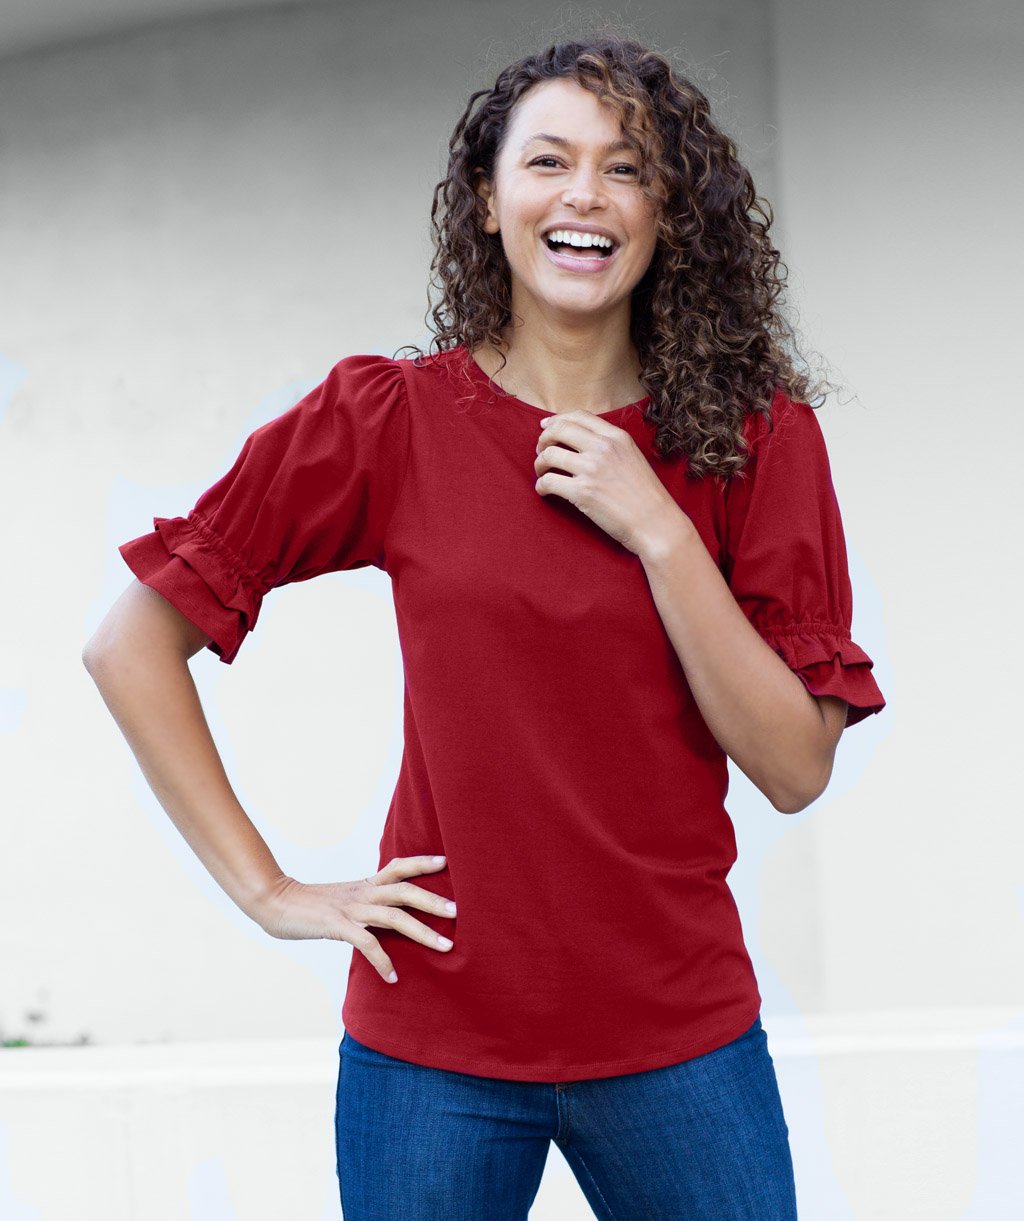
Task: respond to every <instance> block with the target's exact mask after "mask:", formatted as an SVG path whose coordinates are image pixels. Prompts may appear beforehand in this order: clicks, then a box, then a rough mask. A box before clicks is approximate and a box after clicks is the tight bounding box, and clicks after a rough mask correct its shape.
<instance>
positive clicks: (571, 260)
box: [540, 237, 622, 275]
mask: <svg viewBox="0 0 1024 1221" xmlns="http://www.w3.org/2000/svg"><path fill="white" fill-rule="evenodd" d="M612 240H613V241H614V238H613V239H612ZM540 244H541V245H542V246H543V247H544V253H545V254H546V255H547V257H548V260H549V261H550V262H552V263H554V265H555V266H556V267H560V268H561V269H562V271H575V272H577V273H579V274H581V275H596V274H598V273H600V272H602V271H606V270H607V269H608V267H609V266H610V265H611V264H612V263H614V262H615V260H616V259H617V258H618V257H619V251H620V250H621V249H622V247H621V246H618V245H616V247H615V249H614V250H613V251H612V252H611V254H610V255H608V257H607V258H604V259H595V258H593V257H587V256H581V255H574V254H561V253H559V252H557V251H554V250H552V249H551V247H550V246H549V245H548V242H547V238H545V237H542V238H541V239H540Z"/></svg>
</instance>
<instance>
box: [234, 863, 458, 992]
mask: <svg viewBox="0 0 1024 1221" xmlns="http://www.w3.org/2000/svg"><path fill="white" fill-rule="evenodd" d="M446 865H447V861H446V860H445V859H444V858H442V859H441V860H440V861H438V859H437V858H436V857H433V856H396V857H395V858H394V859H393V860H392V861H391V862H390V863H389V864H387V865H385V866H384V868H383V869H381V870H380V872H379V873H375V874H373V875H371V876H370V877H368V878H363V879H362V880H361V881H358V882H308V883H307V882H297V881H296V880H295V879H294V878H289V877H284V878H282V879H281V881H280V882H279V883H278V884H277V886H276V887H275V888H274V889H273V891H271V892H269V893H268V894H267V895H266V897H265V898H264V900H263V902H262V903H261V905H260V909H259V913H258V915H257V917H256V919H257V923H258V924H259V925H260V927H261V928H262V929H263V930H264V931H265V932H267V933H269V934H270V936H271V937H277V938H280V939H281V940H288V941H294V940H303V939H306V938H310V939H312V938H326V939H328V940H331V941H347V942H349V944H350V945H351V946H352V947H353V949H356V950H359V952H360V953H361V954H363V955H364V956H365V958H366V959H367V961H368V962H369V963H370V964H371V966H373V968H374V969H375V970H376V971H377V972H378V973H379V974H380V975H381V977H382V978H383V979H385V980H386V981H387V982H388V983H396V982H397V978H398V977H397V974H396V973H394V966H393V964H392V962H391V959H390V958H389V957H388V955H387V954H386V953H385V952H384V950H383V948H382V947H381V944H380V942H379V941H378V940H377V938H376V937H375V936H374V935H373V934H372V933H371V932H369V931H368V930H367V925H373V926H374V927H375V928H390V929H394V930H395V932H397V933H404V934H405V936H407V937H411V938H412V939H413V940H414V941H419V942H420V943H421V944H423V945H426V946H430V948H431V949H435V950H441V951H447V950H450V949H451V947H452V943H451V942H450V941H449V942H448V943H447V944H443V943H442V942H441V941H439V939H438V934H437V933H435V932H434V930H433V929H432V928H428V927H427V925H425V924H424V923H423V922H422V921H420V920H417V919H416V917H415V916H413V915H411V914H410V913H409V912H406V911H402V910H401V909H402V908H403V907H416V908H419V910H420V911H425V912H432V913H433V914H434V915H436V916H447V917H449V918H452V917H454V916H455V910H454V908H455V905H454V904H452V907H451V909H449V908H448V906H447V904H448V903H449V902H450V900H447V899H445V898H444V897H443V896H441V895H435V894H432V893H431V892H430V891H429V890H424V889H423V888H422V887H421V886H416V885H414V884H413V883H412V882H407V881H405V879H406V878H410V877H415V876H416V875H417V874H423V873H437V872H438V871H439V870H441V869H444V868H445V867H446ZM392 975H394V977H393V978H391V979H389V978H388V977H389V976H392Z"/></svg>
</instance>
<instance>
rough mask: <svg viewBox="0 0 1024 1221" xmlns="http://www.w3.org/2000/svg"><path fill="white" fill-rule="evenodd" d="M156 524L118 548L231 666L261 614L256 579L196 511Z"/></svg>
mask: <svg viewBox="0 0 1024 1221" xmlns="http://www.w3.org/2000/svg"><path fill="white" fill-rule="evenodd" d="M153 525H154V527H155V529H154V530H152V531H151V532H150V533H149V534H143V535H141V536H140V537H139V538H135V539H132V540H131V541H130V542H127V543H122V544H121V546H120V547H118V551H120V553H121V556H122V557H123V559H124V561H125V563H126V564H127V565H128V567H129V568H130V569H131V570H132V572H133V573H134V574H135V575H136V576H137V577H138V579H139V580H140V581H141V582H142V583H143V584H144V585H148V586H150V588H151V589H155V590H156V591H157V593H159V594H162V595H163V596H164V597H165V598H166V599H167V601H168V602H170V603H171V604H172V605H173V606H175V607H177V609H178V610H179V611H181V613H182V614H183V615H184V616H185V617H186V619H189V620H191V621H192V622H193V623H194V624H195V625H196V627H198V628H200V629H201V630H202V631H204V632H205V633H206V634H207V636H209V637H210V644H209V646H208V647H209V648H210V649H211V651H212V652H214V653H216V654H217V655H218V656H219V657H220V660H221V661H223V662H226V663H228V664H230V663H231V662H232V661H234V659H235V655H236V654H237V652H238V650H239V648H240V647H241V644H242V641H243V640H244V639H245V636H246V633H247V632H251V631H252V629H253V628H254V627H255V626H256V621H257V619H258V617H259V612H260V606H261V604H262V600H263V592H262V590H261V589H260V588H259V585H258V583H257V581H256V578H255V577H254V576H253V574H252V573H250V572H249V571H248V570H247V569H246V567H245V565H244V564H243V563H242V561H241V560H240V559H239V557H238V556H236V555H234V553H233V552H232V551H231V550H230V549H229V548H228V547H227V545H226V544H225V543H224V541H223V539H221V538H220V537H219V536H218V535H217V534H215V533H214V532H213V530H211V529H210V527H209V524H208V523H207V522H206V521H205V520H204V518H203V517H202V515H201V514H199V513H198V512H196V510H194V509H193V510H192V512H191V513H189V515H188V517H154V518H153Z"/></svg>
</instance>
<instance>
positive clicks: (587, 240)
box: [548, 229, 615, 250]
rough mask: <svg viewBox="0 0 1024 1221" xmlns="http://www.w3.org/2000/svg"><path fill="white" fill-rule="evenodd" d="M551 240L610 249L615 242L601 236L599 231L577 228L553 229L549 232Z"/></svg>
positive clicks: (549, 239)
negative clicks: (579, 230)
mask: <svg viewBox="0 0 1024 1221" xmlns="http://www.w3.org/2000/svg"><path fill="white" fill-rule="evenodd" d="M548 241H549V242H568V243H569V244H570V245H573V246H580V247H586V246H600V247H602V248H603V249H606V250H610V249H611V248H612V246H614V245H615V243H614V242H613V241H612V240H611V238H607V237H601V236H600V235H599V234H597V233H578V232H577V231H576V230H575V229H553V230H552V231H551V232H550V233H549V234H548Z"/></svg>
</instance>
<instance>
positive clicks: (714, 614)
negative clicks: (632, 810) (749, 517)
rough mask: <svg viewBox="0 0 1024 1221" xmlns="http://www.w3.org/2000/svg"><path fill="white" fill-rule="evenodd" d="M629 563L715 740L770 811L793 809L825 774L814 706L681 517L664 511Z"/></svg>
mask: <svg viewBox="0 0 1024 1221" xmlns="http://www.w3.org/2000/svg"><path fill="white" fill-rule="evenodd" d="M639 558H640V560H641V561H642V562H643V565H644V570H645V572H646V574H647V580H648V583H649V585H650V588H651V594H652V596H653V598H654V602H655V605H656V607H657V609H658V614H659V615H660V616H661V621H662V623H663V625H664V627H665V631H666V633H667V634H668V637H669V639H670V640H671V642H672V646H673V648H674V649H675V651H676V654H677V655H678V657H679V661H680V664H681V665H682V667H683V671H684V673H685V675H686V680H687V683H688V684H689V687H690V690H691V691H692V692H693V696H694V699H695V700H696V702H697V705H698V706H699V708H700V710H701V713H702V715H703V717H704V720H705V721H706V722H707V725H708V728H709V729H710V730H711V732H712V734H713V735H714V737H715V739H716V741H717V742H718V743H719V745H720V746H721V747H722V749H723V750H724V751H725V752H726V754H727V755H728V756H729V757H730V758H731V759H732V760H733V761H734V762H735V763H736V765H737V766H738V767H739V768H740V769H741V770H742V771H743V772H744V774H745V775H747V776H748V777H749V778H750V780H751V781H752V782H753V783H754V784H755V785H757V787H758V788H759V789H760V790H761V792H763V793H764V794H765V796H766V797H767V798H768V799H769V801H771V803H772V804H773V805H774V806H775V808H776V809H778V810H780V811H782V812H785V813H795V812H797V811H798V810H801V809H803V808H804V806H806V805H808V804H809V803H810V802H811V801H813V800H814V799H815V797H817V796H818V794H819V793H820V792H821V791H822V790H823V789H824V787H825V785H826V783H827V782H828V777H829V774H830V772H831V761H832V756H831V752H830V750H829V748H828V744H827V739H826V732H825V723H824V719H823V717H822V713H821V709H820V708H819V706H818V702H817V700H816V699H815V698H814V696H813V695H811V694H810V692H809V691H808V690H807V688H806V687H805V686H804V684H803V683H802V682H801V680H800V679H799V678H798V677H797V675H796V674H794V673H793V671H792V670H791V669H790V668H789V666H787V665H786V663H785V662H784V661H783V660H782V658H781V657H779V656H778V654H776V653H775V652H774V650H773V649H772V648H771V647H770V646H769V645H768V644H766V643H765V641H764V640H763V639H762V638H761V636H759V635H758V633H757V631H756V630H755V629H754V627H753V626H752V624H751V623H750V621H749V620H748V619H747V617H746V615H745V614H744V613H743V611H742V610H741V609H740V606H739V604H738V603H737V601H736V599H735V598H734V597H733V594H732V591H731V590H730V589H729V586H728V585H727V584H726V581H725V578H724V577H723V576H722V574H721V572H720V571H719V569H718V566H717V565H716V564H715V562H714V560H713V559H712V558H711V556H710V554H709V553H708V550H707V548H706V547H705V546H704V543H703V541H702V540H701V538H700V535H699V534H698V533H697V530H696V528H695V527H694V525H693V523H692V522H691V521H690V519H689V518H688V517H687V516H686V515H685V513H683V512H682V511H681V510H680V511H679V512H678V516H676V515H674V514H670V515H667V516H666V520H665V521H664V522H662V523H660V524H659V526H658V528H657V529H656V530H655V531H653V532H652V534H651V537H650V539H649V540H648V542H647V544H646V545H645V546H644V548H643V549H642V551H641V553H640V555H639Z"/></svg>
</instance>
